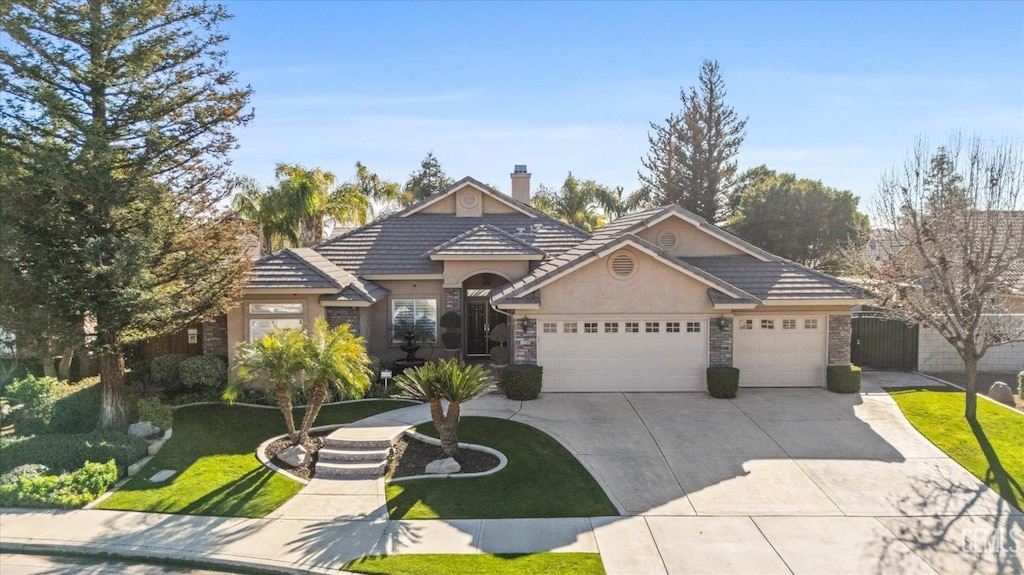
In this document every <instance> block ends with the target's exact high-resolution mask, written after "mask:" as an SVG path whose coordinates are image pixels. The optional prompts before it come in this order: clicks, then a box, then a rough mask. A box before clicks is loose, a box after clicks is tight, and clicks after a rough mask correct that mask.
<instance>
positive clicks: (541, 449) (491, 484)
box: [387, 417, 619, 519]
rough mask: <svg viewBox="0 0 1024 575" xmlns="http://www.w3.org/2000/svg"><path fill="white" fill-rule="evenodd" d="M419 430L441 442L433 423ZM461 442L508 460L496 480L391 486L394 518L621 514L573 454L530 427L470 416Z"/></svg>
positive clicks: (389, 493) (462, 426)
mask: <svg viewBox="0 0 1024 575" xmlns="http://www.w3.org/2000/svg"><path fill="white" fill-rule="evenodd" d="M417 431H419V432H421V433H425V434H428V435H433V436H434V437H437V431H436V430H435V429H434V426H433V424H425V425H422V426H420V427H419V428H418V429H417ZM459 441H463V442H467V443H476V444H478V445H486V446H488V447H492V448H494V449H497V450H498V451H500V452H502V453H504V454H505V456H506V457H508V466H507V467H505V469H502V470H501V471H499V472H498V473H495V474H494V475H488V476H485V477H473V478H467V479H445V478H440V479H418V480H414V481H404V482H399V483H388V485H387V498H388V512H389V513H390V514H391V518H392V519H497V518H509V517H599V516H607V515H618V514H619V512H618V511H617V510H616V509H615V506H614V505H612V502H611V501H610V500H609V499H608V496H607V495H605V493H604V490H603V489H601V486H600V485H598V484H597V482H596V481H594V478H593V477H591V476H590V473H589V472H588V471H587V470H586V468H584V467H583V465H582V464H581V463H580V462H579V461H577V460H576V458H575V457H573V455H572V454H571V453H569V451H568V450H566V449H565V448H564V447H562V445H561V444H560V443H558V442H557V441H555V440H554V439H553V438H552V437H551V436H550V435H548V434H546V433H544V432H543V431H540V430H538V429H536V428H534V427H531V426H529V425H524V424H522V423H516V422H514V421H508V420H505V419H495V418H490V417H464V418H462V421H461V423H460V424H459Z"/></svg>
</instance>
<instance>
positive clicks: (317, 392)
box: [295, 384, 327, 445]
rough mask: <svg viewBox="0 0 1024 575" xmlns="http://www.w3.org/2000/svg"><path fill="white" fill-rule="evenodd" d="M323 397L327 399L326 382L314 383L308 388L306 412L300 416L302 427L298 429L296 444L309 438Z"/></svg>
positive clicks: (322, 402)
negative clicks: (322, 383)
mask: <svg viewBox="0 0 1024 575" xmlns="http://www.w3.org/2000/svg"><path fill="white" fill-rule="evenodd" d="M325 399H327V386H326V384H324V385H321V384H314V385H313V387H312V388H311V389H310V390H309V397H308V398H307V401H306V413H305V414H304V415H303V416H302V429H300V430H299V437H298V439H297V441H296V442H295V443H296V444H298V445H302V444H303V443H305V442H306V439H308V438H309V430H310V428H312V427H313V422H314V421H316V416H317V415H319V414H320V408H321V407H322V406H323V404H324V400H325Z"/></svg>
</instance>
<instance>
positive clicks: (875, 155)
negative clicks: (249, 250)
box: [226, 1, 1024, 203]
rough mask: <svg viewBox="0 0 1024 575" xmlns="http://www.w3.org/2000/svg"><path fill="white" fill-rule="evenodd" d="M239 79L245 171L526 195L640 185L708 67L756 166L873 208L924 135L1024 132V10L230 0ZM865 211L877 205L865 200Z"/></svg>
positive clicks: (747, 163)
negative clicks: (471, 182)
mask: <svg viewBox="0 0 1024 575" xmlns="http://www.w3.org/2000/svg"><path fill="white" fill-rule="evenodd" d="M227 6H228V9H229V10H230V11H231V12H232V13H234V14H235V18H234V19H233V20H232V21H231V22H229V23H228V24H227V26H226V29H227V31H228V32H229V34H230V35H231V40H230V42H229V44H228V49H229V51H230V65H231V67H232V68H233V69H235V70H236V71H237V72H238V74H239V79H240V80H241V81H242V82H243V83H246V84H249V85H251V86H252V87H253V88H254V90H255V96H254V98H253V102H252V104H253V107H254V109H255V112H256V117H255V120H254V121H253V122H252V123H251V124H250V125H249V126H247V127H245V128H244V129H242V130H240V131H239V132H238V136H239V143H240V146H241V147H240V149H239V150H237V151H236V152H235V153H234V155H233V158H234V161H235V166H234V167H235V170H236V171H237V172H238V173H241V174H246V175H250V176H254V177H256V178H257V179H258V180H260V181H262V182H264V183H271V182H272V181H273V169H274V164H275V163H277V162H297V163H301V164H303V165H306V166H309V167H313V166H318V167H322V168H324V169H328V170H331V171H333V172H334V173H335V174H336V175H337V176H338V177H339V179H341V180H346V179H349V178H351V177H352V175H353V173H354V168H353V165H354V163H355V162H356V161H357V160H358V161H362V162H363V163H364V164H366V165H367V166H368V167H369V168H370V169H371V170H373V171H375V172H377V173H379V174H380V175H381V176H384V177H387V178H389V179H393V180H398V181H402V182H404V181H405V179H406V178H407V177H408V176H409V174H410V173H411V172H412V171H413V170H414V169H416V168H417V167H418V165H419V161H420V160H421V159H422V158H423V156H424V155H426V153H427V151H428V150H433V151H434V153H435V155H437V157H438V158H439V159H440V160H441V163H442V165H443V167H444V168H445V170H446V171H447V172H448V174H449V175H450V176H453V177H455V178H460V177H462V176H466V175H471V176H474V177H476V178H477V179H480V180H482V181H484V182H487V183H491V184H495V185H497V186H498V187H499V188H500V189H502V190H503V191H506V192H508V191H509V183H508V181H509V178H508V174H509V173H510V172H511V171H512V167H513V165H514V164H527V165H528V166H529V169H530V171H531V172H532V173H533V185H534V188H536V186H537V185H538V184H546V185H549V186H557V185H558V184H560V183H561V181H562V180H563V179H564V178H565V175H566V173H567V172H569V171H572V172H573V174H574V175H576V176H579V177H582V178H586V179H595V180H597V181H599V182H601V183H604V184H607V185H612V186H623V187H625V188H626V189H627V190H633V189H635V188H636V187H638V185H639V183H638V180H637V170H638V169H639V168H640V167H641V166H640V159H641V158H642V157H643V156H644V155H645V154H646V152H647V132H648V122H650V121H659V122H660V121H661V120H663V119H664V118H665V117H666V116H667V115H668V114H669V113H671V112H674V111H677V110H678V109H679V107H680V103H679V99H678V96H679V89H680V87H684V86H690V85H691V84H694V83H695V82H696V78H697V73H698V71H699V69H700V64H701V61H702V60H703V59H704V58H713V59H717V60H718V61H719V62H720V64H721V67H722V72H723V76H724V78H725V81H726V86H727V88H728V91H729V95H728V98H727V101H728V102H729V103H730V104H731V105H732V106H733V107H734V108H735V109H736V111H737V112H738V113H739V114H740V115H741V116H749V121H748V123H747V137H746V140H745V142H744V144H743V147H742V149H741V152H740V156H739V164H740V168H741V169H743V168H746V167H751V166H755V165H758V164H762V163H764V164H767V165H768V166H769V167H771V168H773V169H776V170H779V171H787V172H795V173H796V174H797V175H798V176H800V177H807V178H814V179H820V180H822V181H823V182H824V183H825V184H826V185H829V186H832V187H835V188H839V189H847V190H852V191H853V192H854V193H855V194H857V195H858V196H861V197H862V198H865V199H869V198H870V197H871V196H872V195H873V194H874V191H875V189H876V187H877V184H878V180H879V178H880V176H881V174H882V172H883V171H884V170H886V169H888V168H891V167H892V166H893V165H894V164H895V163H896V162H899V161H901V160H902V158H903V157H904V155H905V153H906V151H907V150H908V149H909V148H911V147H912V145H913V144H914V141H915V139H916V138H917V137H918V135H922V134H923V135H927V136H929V137H931V138H932V139H939V138H941V137H942V136H944V135H945V134H947V133H948V132H949V131H950V130H952V129H960V130H964V131H966V132H971V133H973V132H977V133H980V134H982V135H985V136H988V137H993V138H1000V139H1005V138H1020V137H1021V136H1022V135H1024V2H988V3H986V2H971V3H953V2H939V3H926V2H912V3H888V2H887V3H872V2H859V3H838V2H827V3H803V2H801V3H764V2H756V3H744V2H729V3H710V2H706V3H705V2H700V3H698V2H693V3H683V2H673V3H650V4H647V3H603V2H602V3H568V2H566V3H526V2H521V3H484V2H479V3H368V4H361V3H349V2H299V1H288V2H273V1H261V2H256V1H229V2H228V3H227ZM862 203H863V202H862Z"/></svg>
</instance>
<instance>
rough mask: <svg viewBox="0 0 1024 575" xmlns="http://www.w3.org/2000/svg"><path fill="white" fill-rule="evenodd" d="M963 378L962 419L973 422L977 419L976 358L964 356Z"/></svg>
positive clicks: (968, 354) (968, 355)
mask: <svg viewBox="0 0 1024 575" xmlns="http://www.w3.org/2000/svg"><path fill="white" fill-rule="evenodd" d="M964 378H965V379H966V383H965V384H964V389H965V390H967V392H966V393H965V394H964V397H965V399H966V406H965V408H964V417H965V418H967V421H975V420H977V418H978V358H976V357H974V355H972V354H970V353H967V354H964Z"/></svg>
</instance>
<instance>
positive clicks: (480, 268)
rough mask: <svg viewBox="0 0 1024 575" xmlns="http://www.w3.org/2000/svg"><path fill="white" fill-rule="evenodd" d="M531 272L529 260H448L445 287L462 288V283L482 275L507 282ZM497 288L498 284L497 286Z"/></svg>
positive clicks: (445, 265)
mask: <svg viewBox="0 0 1024 575" xmlns="http://www.w3.org/2000/svg"><path fill="white" fill-rule="evenodd" d="M529 271H530V263H529V261H528V260H497V261H478V260H446V261H445V262H444V286H445V287H450V288H456V287H457V288H461V287H462V282H464V281H466V280H467V279H469V278H471V277H473V276H475V275H477V274H482V273H490V274H494V275H498V276H501V277H503V278H505V279H507V280H514V279H516V278H519V277H522V276H524V275H526V274H527V272H529ZM495 287H497V284H495Z"/></svg>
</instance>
